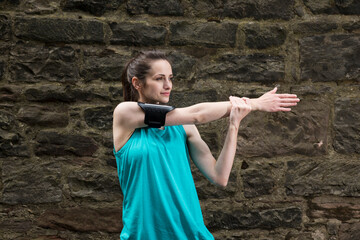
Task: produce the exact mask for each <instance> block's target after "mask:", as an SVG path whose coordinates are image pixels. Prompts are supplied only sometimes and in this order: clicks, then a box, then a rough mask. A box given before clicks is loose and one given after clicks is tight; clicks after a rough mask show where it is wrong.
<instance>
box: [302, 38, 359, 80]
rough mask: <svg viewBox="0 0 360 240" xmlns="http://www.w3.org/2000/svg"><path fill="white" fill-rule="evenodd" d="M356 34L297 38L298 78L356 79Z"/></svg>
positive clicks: (357, 71) (357, 63)
mask: <svg viewBox="0 0 360 240" xmlns="http://www.w3.org/2000/svg"><path fill="white" fill-rule="evenodd" d="M359 46H360V35H330V36H322V35H319V36H314V37H307V38H304V39H301V40H300V67H301V80H303V81H305V80H311V81H313V82H329V81H344V80H357V81H358V80H359V79H360V78H359V77H360V71H359V68H360V63H359V61H357V59H359V58H360V47H359Z"/></svg>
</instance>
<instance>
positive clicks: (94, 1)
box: [61, 0, 124, 16]
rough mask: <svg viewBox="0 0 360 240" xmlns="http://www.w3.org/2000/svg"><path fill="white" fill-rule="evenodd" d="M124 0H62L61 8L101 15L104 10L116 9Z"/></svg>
mask: <svg viewBox="0 0 360 240" xmlns="http://www.w3.org/2000/svg"><path fill="white" fill-rule="evenodd" d="M123 2H124V0H111V1H106V0H64V1H62V2H61V3H62V9H63V10H64V11H78V10H80V11H84V12H88V13H90V14H93V15H95V16H101V15H103V14H104V13H105V12H106V11H111V10H116V9H117V8H118V7H119V6H120V4H122V3H123Z"/></svg>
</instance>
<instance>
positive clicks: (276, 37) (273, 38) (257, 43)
mask: <svg viewBox="0 0 360 240" xmlns="http://www.w3.org/2000/svg"><path fill="white" fill-rule="evenodd" d="M244 31H245V35H246V39H245V45H246V46H247V47H249V48H254V49H264V48H269V47H278V46H281V45H282V44H284V42H285V40H286V31H285V29H283V28H282V27H281V26H276V25H274V26H261V25H260V24H254V23H250V24H247V25H246V26H245V30H244Z"/></svg>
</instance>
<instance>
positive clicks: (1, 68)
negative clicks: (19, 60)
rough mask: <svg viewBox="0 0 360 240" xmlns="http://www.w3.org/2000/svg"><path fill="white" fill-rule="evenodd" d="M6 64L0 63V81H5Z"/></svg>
mask: <svg viewBox="0 0 360 240" xmlns="http://www.w3.org/2000/svg"><path fill="white" fill-rule="evenodd" d="M5 66H6V63H5V62H4V61H0V81H1V80H2V79H3V76H4V72H5Z"/></svg>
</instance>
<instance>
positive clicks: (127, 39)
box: [110, 22, 167, 46]
mask: <svg viewBox="0 0 360 240" xmlns="http://www.w3.org/2000/svg"><path fill="white" fill-rule="evenodd" d="M110 28H111V31H112V37H111V39H110V41H111V43H112V44H122V45H130V46H158V45H162V44H164V43H165V37H166V34H167V30H166V28H165V27H162V26H151V25H148V24H143V23H130V22H119V23H117V22H112V23H110Z"/></svg>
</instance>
